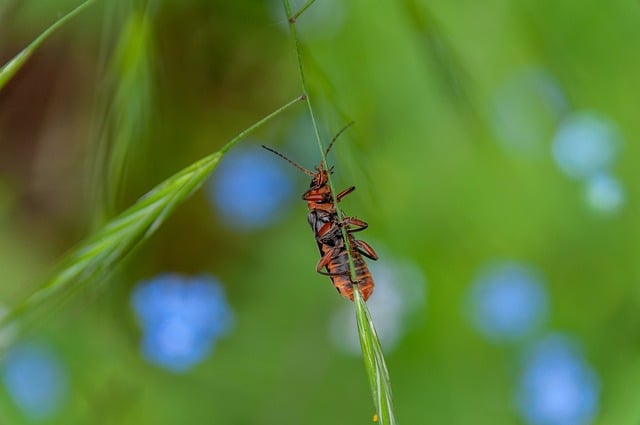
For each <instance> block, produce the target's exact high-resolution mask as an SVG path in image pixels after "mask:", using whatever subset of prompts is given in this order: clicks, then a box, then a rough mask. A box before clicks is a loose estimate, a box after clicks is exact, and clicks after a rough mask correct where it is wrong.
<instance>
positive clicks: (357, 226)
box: [342, 217, 369, 233]
mask: <svg viewBox="0 0 640 425" xmlns="http://www.w3.org/2000/svg"><path fill="white" fill-rule="evenodd" d="M342 225H343V226H354V228H349V227H347V231H348V232H349V233H354V232H359V231H361V230H364V229H366V228H367V227H369V224H368V223H367V222H366V221H363V220H360V219H359V218H357V217H345V218H344V220H342Z"/></svg>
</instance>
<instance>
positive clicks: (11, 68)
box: [0, 0, 94, 90]
mask: <svg viewBox="0 0 640 425" xmlns="http://www.w3.org/2000/svg"><path fill="white" fill-rule="evenodd" d="M93 1H94V0H87V1H85V2H84V3H82V4H81V5H80V6H78V7H76V8H75V9H73V10H72V11H71V12H69V13H67V14H66V15H65V16H63V17H62V18H60V19H58V20H57V21H56V22H55V23H54V24H53V25H51V26H50V27H49V28H47V29H46V30H45V31H44V32H43V33H42V34H40V35H39V36H38V37H36V39H35V40H33V41H32V42H31V43H30V44H29V45H28V46H27V47H25V48H24V49H22V50H21V51H20V53H18V54H17V55H15V56H14V57H13V58H12V59H11V60H10V61H9V62H7V63H6V64H4V65H3V66H2V68H0V90H2V88H3V87H4V86H5V85H6V84H7V83H8V82H9V80H11V78H12V77H13V76H14V75H15V74H16V72H18V71H19V70H20V68H21V67H22V65H24V64H25V62H26V61H27V59H29V58H30V57H31V55H32V54H33V52H35V51H36V50H37V49H38V47H40V45H41V44H42V43H44V42H45V41H46V40H47V39H48V38H49V37H50V36H51V35H52V34H53V33H54V32H55V31H56V30H57V29H58V28H60V27H61V26H63V25H64V24H65V23H66V22H68V21H69V20H70V19H71V18H73V17H74V16H76V15H77V14H78V13H80V12H82V10H84V9H85V8H86V7H87V6H89V5H90V4H91V3H93Z"/></svg>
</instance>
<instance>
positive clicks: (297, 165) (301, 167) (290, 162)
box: [262, 145, 315, 177]
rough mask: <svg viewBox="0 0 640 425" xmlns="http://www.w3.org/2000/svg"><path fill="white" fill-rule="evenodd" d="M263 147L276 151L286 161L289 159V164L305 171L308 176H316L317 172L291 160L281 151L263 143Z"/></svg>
mask: <svg viewBox="0 0 640 425" xmlns="http://www.w3.org/2000/svg"><path fill="white" fill-rule="evenodd" d="M262 147H263V148H265V149H266V150H268V151H269V152H272V153H275V154H276V155H278V156H279V157H280V158H282V159H284V160H285V161H287V162H288V163H289V164H291V165H293V166H294V167H296V168H297V169H298V170H300V171H302V172H303V173H305V174H306V175H308V176H311V177H313V176H315V173H314V172H312V171H309V170H307V169H306V168H304V167H303V166H302V165H300V164H298V163H297V162H293V161H292V160H290V159H289V158H287V157H286V156H284V155H282V154H281V153H280V152H277V151H275V150H273V149H271V148H268V147H266V146H265V145H262Z"/></svg>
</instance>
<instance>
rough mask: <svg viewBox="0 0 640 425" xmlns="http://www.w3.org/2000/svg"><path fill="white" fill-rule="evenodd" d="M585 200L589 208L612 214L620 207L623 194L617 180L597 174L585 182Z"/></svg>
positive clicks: (623, 198)
mask: <svg viewBox="0 0 640 425" xmlns="http://www.w3.org/2000/svg"><path fill="white" fill-rule="evenodd" d="M586 200H587V204H588V205H589V207H591V208H592V209H593V210H595V211H598V212H601V213H614V212H616V211H618V210H619V209H620V207H622V205H623V204H624V201H625V193H624V188H623V187H622V184H621V183H620V181H619V180H618V179H616V178H615V177H612V176H611V175H608V174H604V173H601V174H597V175H595V176H593V177H591V178H590V179H589V180H588V181H587V186H586Z"/></svg>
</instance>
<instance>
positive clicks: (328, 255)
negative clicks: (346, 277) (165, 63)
mask: <svg viewBox="0 0 640 425" xmlns="http://www.w3.org/2000/svg"><path fill="white" fill-rule="evenodd" d="M336 251H339V250H337V249H330V250H329V251H327V252H325V254H324V255H323V256H322V258H321V259H320V261H318V265H317V266H316V271H317V272H318V273H320V274H328V275H330V273H326V272H323V271H322V269H323V268H325V267H327V264H329V262H330V261H331V260H332V259H333V257H334V256H335V254H336Z"/></svg>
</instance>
